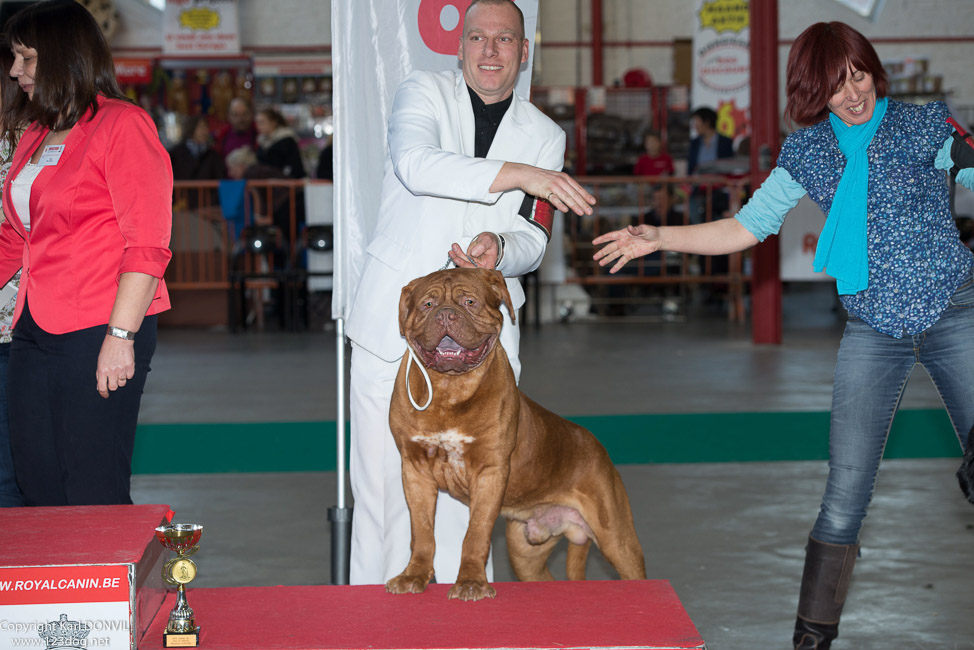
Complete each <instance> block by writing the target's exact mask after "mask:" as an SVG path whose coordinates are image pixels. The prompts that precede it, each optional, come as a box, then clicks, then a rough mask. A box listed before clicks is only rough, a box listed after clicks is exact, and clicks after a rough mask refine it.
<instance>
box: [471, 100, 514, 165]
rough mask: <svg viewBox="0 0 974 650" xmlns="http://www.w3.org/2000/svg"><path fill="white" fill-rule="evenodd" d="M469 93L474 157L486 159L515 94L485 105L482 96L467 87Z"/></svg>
mask: <svg viewBox="0 0 974 650" xmlns="http://www.w3.org/2000/svg"><path fill="white" fill-rule="evenodd" d="M467 92H469V93H470V103H471V104H473V120H474V154H473V155H474V156H476V157H477V158H486V157H487V152H488V151H490V145H491V143H492V142H493V141H494V136H495V135H497V127H499V126H500V125H501V120H502V119H504V114H505V113H506V112H507V109H508V108H509V107H510V105H511V101H513V99H514V93H511V94H510V95H508V96H507V99H502V100H501V101H499V102H495V103H493V104H485V103H484V100H482V99H481V98H480V95H478V94H477V93H475V92H474V91H473V90H472V89H471V88H470V86H467Z"/></svg>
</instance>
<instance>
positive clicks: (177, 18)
mask: <svg viewBox="0 0 974 650" xmlns="http://www.w3.org/2000/svg"><path fill="white" fill-rule="evenodd" d="M162 25H163V29H162V53H163V54H210V55H213V54H240V28H239V22H238V20H237V0H166V7H165V9H163V13H162Z"/></svg>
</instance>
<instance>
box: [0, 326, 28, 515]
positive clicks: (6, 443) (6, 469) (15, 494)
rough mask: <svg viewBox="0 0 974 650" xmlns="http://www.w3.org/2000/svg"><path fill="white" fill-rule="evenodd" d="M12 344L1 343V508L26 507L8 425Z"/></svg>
mask: <svg viewBox="0 0 974 650" xmlns="http://www.w3.org/2000/svg"><path fill="white" fill-rule="evenodd" d="M9 359H10V344H9V343H0V508H11V507H18V506H22V505H24V497H23V496H21V494H20V488H18V487H17V479H16V478H15V477H14V461H13V458H11V456H10V426H9V425H8V423H7V362H8V361H9Z"/></svg>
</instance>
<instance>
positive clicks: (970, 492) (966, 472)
mask: <svg viewBox="0 0 974 650" xmlns="http://www.w3.org/2000/svg"><path fill="white" fill-rule="evenodd" d="M957 482H958V483H959V484H960V489H961V491H962V492H963V493H964V495H965V496H966V497H967V500H968V501H970V502H971V503H974V427H972V428H971V432H970V433H968V434H967V446H966V448H965V449H964V460H963V461H962V462H961V464H960V468H959V469H958V470H957Z"/></svg>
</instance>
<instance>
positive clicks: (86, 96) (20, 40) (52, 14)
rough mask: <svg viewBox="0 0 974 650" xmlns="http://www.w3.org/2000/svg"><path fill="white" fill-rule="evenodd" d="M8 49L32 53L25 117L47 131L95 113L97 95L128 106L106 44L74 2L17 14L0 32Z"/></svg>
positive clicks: (59, 0)
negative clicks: (31, 88) (14, 47)
mask: <svg viewBox="0 0 974 650" xmlns="http://www.w3.org/2000/svg"><path fill="white" fill-rule="evenodd" d="M4 31H5V32H6V34H7V40H8V42H9V43H10V44H11V45H22V46H24V47H28V48H31V49H33V50H37V67H36V69H35V71H34V97H33V99H31V100H30V101H29V103H28V104H27V105H26V107H25V110H24V113H25V117H26V119H27V120H28V121H36V122H37V123H38V124H40V125H41V126H44V127H46V128H48V129H51V130H57V131H60V130H63V129H67V128H70V127H72V126H74V125H75V124H76V123H77V122H78V120H80V119H81V118H82V117H83V116H84V115H85V113H86V112H87V111H89V110H91V113H92V115H94V114H95V113H96V112H97V111H98V95H103V96H105V97H108V98H111V99H121V100H126V101H128V98H127V97H126V96H125V95H123V94H122V91H121V89H119V87H118V82H117V81H116V80H115V64H114V63H113V61H112V51H111V48H109V46H108V41H106V40H105V36H104V35H103V34H102V32H101V28H100V27H99V26H98V23H97V22H95V19H94V17H93V16H92V15H91V13H90V12H89V11H88V10H87V9H85V8H84V7H83V6H82V5H80V4H78V2H76V0H42V1H41V2H37V3H35V4H32V5H29V6H28V7H26V8H25V9H23V10H21V11H18V12H17V13H16V14H14V15H13V16H11V18H10V20H8V21H7V25H6V27H5V29H4Z"/></svg>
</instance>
